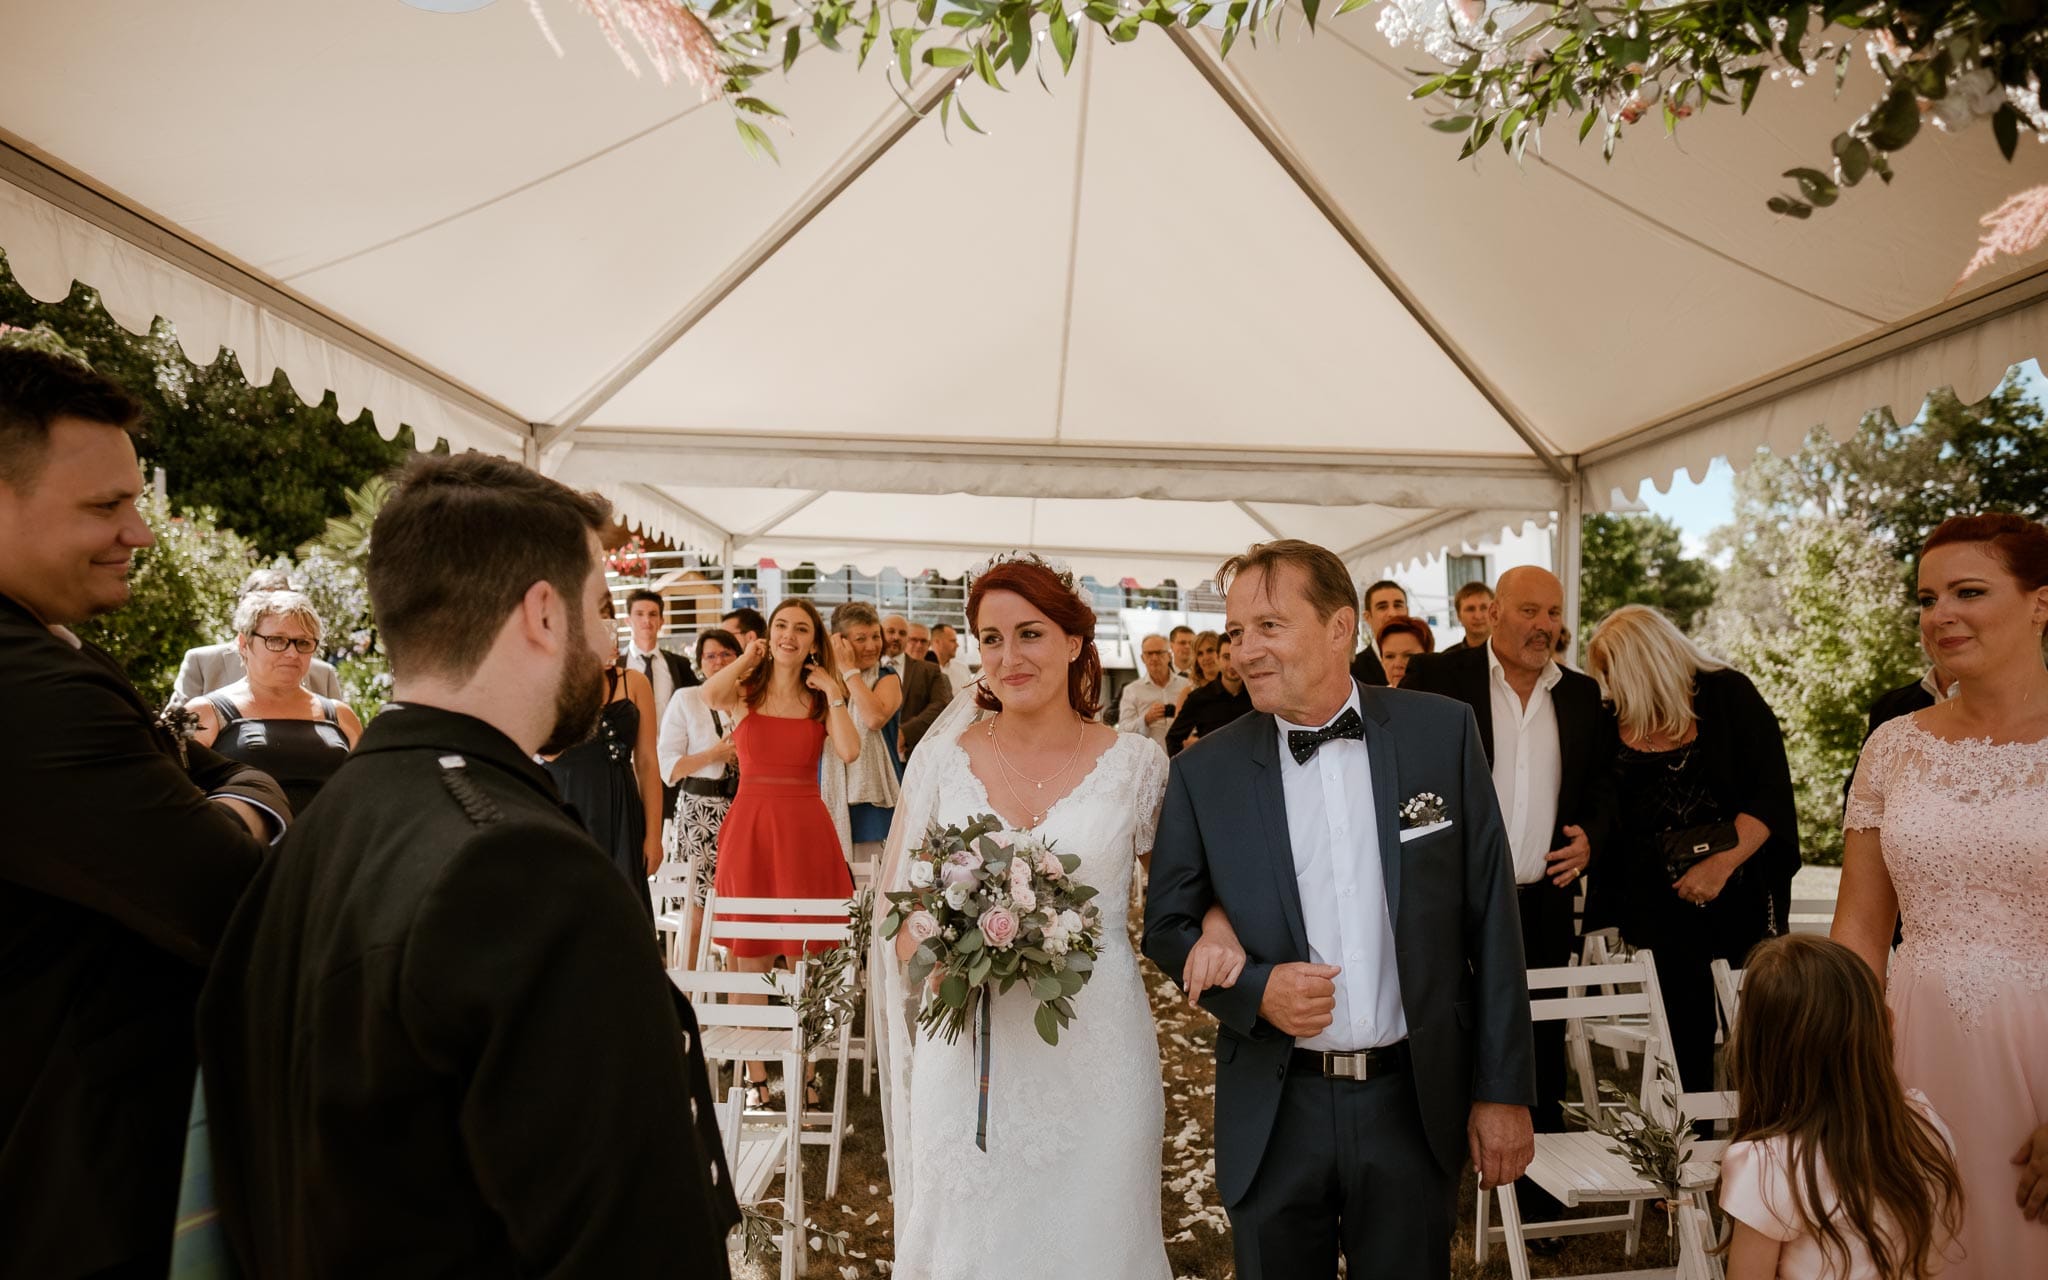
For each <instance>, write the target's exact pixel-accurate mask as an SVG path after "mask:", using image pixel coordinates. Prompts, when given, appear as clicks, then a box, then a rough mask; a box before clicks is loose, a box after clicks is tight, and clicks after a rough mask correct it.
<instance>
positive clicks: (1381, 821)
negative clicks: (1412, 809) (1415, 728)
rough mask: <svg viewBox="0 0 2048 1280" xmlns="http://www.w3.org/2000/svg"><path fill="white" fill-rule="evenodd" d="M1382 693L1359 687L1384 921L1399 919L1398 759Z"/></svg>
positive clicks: (1383, 692)
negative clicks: (1382, 885) (1384, 904)
mask: <svg viewBox="0 0 2048 1280" xmlns="http://www.w3.org/2000/svg"><path fill="white" fill-rule="evenodd" d="M1385 692H1386V691H1385V690H1383V689H1377V688H1373V687H1371V686H1368V685H1360V686H1359V689H1358V705H1359V708H1360V709H1361V710H1363V711H1364V712H1365V750H1366V757H1367V760H1368V761H1369V762H1370V764H1371V767H1372V808H1373V819H1374V821H1375V822H1376V823H1377V824H1378V826H1379V835H1380V870H1381V872H1382V873H1383V874H1384V875H1385V877H1386V881H1387V918H1388V919H1389V920H1395V919H1398V918H1399V914H1400V910H1401V806H1400V801H1399V800H1398V799H1397V798H1396V797H1398V796H1399V794H1400V785H1401V758H1400V753H1399V752H1398V751H1396V750H1395V747H1394V731H1393V728H1392V725H1391V723H1390V720H1389V714H1388V711H1387V704H1386V696H1385Z"/></svg>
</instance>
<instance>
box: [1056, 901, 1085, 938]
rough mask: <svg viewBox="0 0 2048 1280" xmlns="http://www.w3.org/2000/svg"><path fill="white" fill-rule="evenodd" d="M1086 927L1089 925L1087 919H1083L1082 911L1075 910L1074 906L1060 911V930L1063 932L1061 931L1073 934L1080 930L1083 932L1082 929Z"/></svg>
mask: <svg viewBox="0 0 2048 1280" xmlns="http://www.w3.org/2000/svg"><path fill="white" fill-rule="evenodd" d="M1086 927H1087V921H1085V920H1083V919H1081V913H1080V912H1078V911H1075V910H1074V909H1073V908H1071V907H1069V908H1068V909H1067V910H1065V911H1062V912H1060V932H1061V933H1068V934H1072V933H1079V932H1081V931H1082V930H1083V929H1084V928H1086Z"/></svg>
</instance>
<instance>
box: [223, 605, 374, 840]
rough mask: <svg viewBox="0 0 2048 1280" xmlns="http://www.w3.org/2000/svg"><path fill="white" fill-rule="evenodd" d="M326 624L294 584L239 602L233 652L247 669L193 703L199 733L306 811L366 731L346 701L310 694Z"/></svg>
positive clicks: (300, 811) (294, 806) (297, 810)
mask: <svg viewBox="0 0 2048 1280" xmlns="http://www.w3.org/2000/svg"><path fill="white" fill-rule="evenodd" d="M323 631H324V628H323V627H322V625H321V622H320V615H319V614H317V613H315V612H314V611H313V602H312V601H311V600H308V599H307V598H306V597H305V596H303V595H300V594H299V593H298V592H296V591H258V592H255V593H253V594H251V595H246V596H243V597H242V603H241V604H239V605H237V606H236V607H235V655H236V657H238V658H239V659H240V660H241V662H242V665H243V668H244V670H245V671H246V672H247V674H246V675H244V676H243V677H242V678H241V679H239V680H237V681H235V682H234V683H233V684H231V685H228V686H227V687H226V688H224V689H216V690H214V691H213V692H212V693H209V694H206V695H205V696H204V697H201V698H199V699H198V700H197V701H195V702H192V703H189V704H188V705H189V706H190V707H191V708H192V712H193V714H194V715H195V716H197V717H198V720H199V730H198V732H197V733H196V734H194V735H193V740H194V741H196V742H199V743H201V744H203V745H205V746H209V747H212V748H213V749H214V750H215V751H218V752H220V753H221V754H222V755H224V756H226V757H227V758H228V759H230V760H239V761H241V762H242V763H243V764H246V765H250V766H252V767H254V768H257V769H261V770H263V772H265V773H267V774H269V775H270V776H271V777H273V778H275V779H276V780H277V782H278V785H279V786H281V787H283V788H284V794H285V798H286V799H288V800H290V801H291V805H292V812H293V813H298V814H303V813H304V812H305V811H306V806H307V805H309V804H311V803H312V802H313V797H314V796H315V795H317V794H319V791H320V788H321V786H322V785H324V784H325V783H326V781H327V780H328V779H329V778H331V777H333V776H334V771H335V770H336V769H339V768H340V767H341V762H342V761H344V760H346V759H348V753H349V751H350V750H351V749H353V748H354V747H355V745H356V740H357V739H359V738H361V737H362V736H363V725H362V722H361V721H359V720H357V719H356V713H355V712H354V711H352V710H350V709H349V706H348V704H347V703H344V702H336V701H335V700H334V699H332V698H327V697H322V696H321V695H320V694H317V693H309V692H307V690H306V687H305V680H306V669H307V667H308V666H309V665H310V664H311V663H312V661H313V653H314V651H315V650H317V649H318V648H319V647H320V638H321V635H322V633H323Z"/></svg>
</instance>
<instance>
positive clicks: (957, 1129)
mask: <svg viewBox="0 0 2048 1280" xmlns="http://www.w3.org/2000/svg"><path fill="white" fill-rule="evenodd" d="M967 619H968V624H969V625H970V626H971V627H973V628H974V631H975V634H976V636H977V637H978V638H979V640H980V644H981V657H982V674H981V680H980V682H979V683H978V684H974V685H969V686H968V687H967V688H966V689H965V690H963V691H962V692H961V694H960V695H959V696H958V697H957V698H956V699H955V701H954V702H953V704H952V706H951V707H950V708H948V710H947V712H946V714H945V715H944V717H942V718H941V719H940V721H939V722H938V724H937V725H935V726H934V727H933V729H932V731H931V732H930V733H929V734H928V735H927V736H926V737H925V739H924V741H923V743H921V744H920V745H919V747H918V750H917V754H916V755H915V756H914V757H912V759H911V763H910V770H909V773H908V775H907V776H906V777H905V779H904V784H903V797H902V800H901V801H900V802H899V807H898V809H897V812H896V823H895V826H894V827H893V828H892V830H891V832H890V839H889V851H888V855H887V863H886V870H885V871H884V879H883V885H884V887H885V888H886V889H889V890H901V889H903V888H904V887H906V886H905V879H904V877H905V871H904V862H905V859H904V856H903V855H904V851H905V850H906V849H907V848H911V847H915V846H916V845H918V844H920V843H922V841H923V839H924V834H925V831H926V830H927V829H928V827H929V826H930V824H931V823H932V822H934V821H936V822H939V823H941V824H946V825H964V824H965V823H967V822H968V821H969V820H970V819H971V818H972V817H973V816H975V815H977V814H986V813H993V814H994V815H995V816H996V817H998V818H999V819H1001V820H1002V822H1003V823H1004V825H1005V826H1007V827H1010V828H1012V829H1014V830H1020V831H1033V832H1035V833H1036V834H1037V835H1038V836H1040V837H1041V838H1043V839H1045V840H1048V841H1051V842H1054V843H1055V846H1056V848H1057V849H1058V851H1059V852H1061V853H1067V854H1075V855H1077V856H1079V857H1080V859H1081V865H1080V868H1079V870H1077V871H1076V872H1074V877H1075V878H1076V879H1077V880H1080V881H1081V882H1082V883H1085V884H1090V885H1093V886H1095V888H1096V889H1098V890H1099V891H1100V896H1099V897H1098V898H1097V899H1096V901H1097V902H1099V903H1100V904H1101V907H1102V917H1103V938H1102V952H1101V955H1100V957H1099V958H1098V959H1097V961H1096V965H1095V971H1094V976H1093V977H1092V978H1091V979H1090V980H1089V982H1088V985H1087V986H1086V987H1084V988H1083V989H1082V991H1081V993H1080V994H1079V995H1078V996H1077V997H1075V1000H1074V1020H1073V1023H1072V1025H1071V1026H1069V1027H1067V1028H1066V1029H1065V1030H1064V1031H1063V1032H1062V1033H1061V1035H1060V1042H1059V1044H1058V1045H1057V1046H1053V1045H1048V1044H1046V1043H1045V1042H1044V1041H1043V1040H1041V1039H1039V1037H1038V1033H1037V1031H1036V1030H1034V1028H1033V1026H1032V1018H1031V1015H1032V1012H1033V1010H1034V1009H1035V1007H1036V1006H1035V1004H1034V1002H1033V1001H1032V999H1031V997H1030V995H1029V993H1028V992H1026V991H1024V990H1021V989H1017V990H1012V991H1011V992H1009V993H1008V994H1006V995H1000V996H995V997H994V1000H995V1003H994V1005H993V1007H992V1010H991V1013H992V1021H991V1024H990V1025H991V1035H990V1054H989V1059H988V1065H989V1074H988V1086H987V1087H988V1135H987V1137H988V1149H987V1150H986V1151H983V1150H981V1149H980V1148H979V1147H977V1145H976V1143H975V1127H976V1120H977V1110H978V1104H979V1102H980V1099H981V1076H980V1068H979V1065H978V1063H977V1061H976V1058H975V1047H974V1044H973V1036H972V1034H971V1033H970V1034H967V1035H962V1036H961V1037H960V1039H959V1040H958V1041H957V1042H956V1043H953V1044H947V1043H946V1042H945V1041H944V1040H942V1039H932V1040H926V1039H923V1038H921V1037H920V1038H917V1039H916V1042H915V1043H914V1044H913V1043H912V1037H913V1035H914V1033H915V1032H916V1030H917V1027H916V1008H917V1004H918V1000H919V997H920V995H921V994H922V993H920V992H915V991H907V990H906V989H905V983H904V976H903V972H904V964H905V962H906V961H907V960H908V958H909V956H910V954H911V952H912V951H914V950H915V948H914V946H913V945H912V944H911V943H910V940H909V939H908V937H907V936H901V935H899V937H898V938H896V939H880V938H878V939H877V942H876V946H875V950H874V955H875V957H876V965H877V969H878V970H879V972H878V973H877V974H876V978H877V986H878V989H879V990H880V991H881V993H882V997H883V998H882V1000H881V1002H880V1005H879V1007H878V1009H877V1018H876V1021H877V1023H878V1024H879V1029H880V1031H881V1035H880V1037H879V1038H880V1040H881V1043H882V1048H883V1053H882V1064H883V1074H884V1077H885V1080H886V1082H887V1085H888V1111H887V1116H888V1119H889V1125H890V1128H889V1144H888V1145H889V1166H890V1178H891V1181H892V1183H893V1191H894V1194H895V1208H896V1264H895V1270H894V1273H893V1274H895V1275H896V1276H898V1277H903V1278H904V1280H963V1278H964V1277H971V1276H981V1275H994V1274H1008V1273H1016V1274H1023V1273H1024V1272H1026V1271H1028V1272H1030V1273H1032V1274H1037V1275H1056V1276H1060V1277H1062V1278H1063V1280H1089V1278H1090V1277H1099V1278H1100V1280H1155V1278H1157V1280H1166V1278H1167V1277H1169V1276H1170V1275H1171V1274H1172V1273H1171V1272H1170V1270H1169V1269H1168V1267H1167V1261H1166V1250H1165V1246H1164V1244H1163V1243H1162V1237H1161V1234H1160V1232H1159V1231H1158V1230H1157V1229H1156V1227H1157V1224H1158V1223H1159V1220H1160V1219H1159V1193H1160V1138H1161V1128H1162V1126H1163V1125H1164V1123H1165V1113H1164V1100H1163V1097H1162V1094H1161V1089H1160V1070H1159V1050H1158V1041H1157V1039H1156V1033H1155V1029H1154V1026H1153V1021H1152V1016H1151V1010H1150V1007H1149V1006H1148V1004H1147V1003H1146V997H1145V987H1144V983H1143V981H1142V979H1141V978H1140V976H1139V973H1138V962H1137V959H1136V957H1135V955H1134V954H1133V952H1132V950H1131V946H1130V941H1129V936H1128V934H1127V933H1126V931H1125V918H1126V915H1127V911H1128V903H1129V899H1130V892H1129V890H1130V884H1131V875H1132V863H1133V861H1134V860H1135V859H1137V858H1139V857H1141V856H1143V855H1144V854H1146V853H1147V852H1148V851H1149V850H1150V848H1151V843H1152V835H1153V831H1154V829H1155V827H1156V825H1157V823H1158V819H1159V805H1160V799H1161V796H1162V795H1163V794H1164V791H1165V787H1166V757H1165V756H1164V755H1163V754H1162V753H1161V752H1160V750H1159V748H1158V747H1157V746H1156V745H1154V744H1153V742H1152V741H1151V740H1150V739H1149V738H1147V737H1145V736H1144V735H1142V734H1128V733H1121V734H1120V733H1118V732H1116V731H1115V730H1114V729H1110V728H1108V727H1106V726H1104V725H1101V724H1097V723H1096V722H1095V721H1094V720H1093V719H1092V717H1093V715H1094V713H1095V711H1096V708H1097V698H1098V697H1099V695H1100V689H1101V684H1102V663H1101V659H1100V658H1099V657H1098V656H1097V654H1096V651H1095V613H1094V610H1093V609H1091V608H1090V607H1089V606H1088V605H1087V604H1086V603H1085V602H1083V600H1082V599H1081V598H1080V596H1079V595H1078V594H1077V593H1076V592H1075V590H1074V587H1073V580H1072V578H1071V577H1070V576H1068V575H1065V574H1063V573H1060V572H1057V571H1055V570H1054V569H1053V568H1052V567H1050V566H1048V565H1047V564H1045V563H1044V562H1042V561H1039V560H1037V559H1036V558H1035V557H1019V558H1011V559H1004V560H1000V561H998V562H997V563H995V564H993V565H992V566H991V567H990V568H989V569H988V570H987V571H986V572H984V573H982V574H981V575H980V576H978V577H977V578H976V579H975V581H974V585H973V588H972V590H971V592H970V594H969V595H968V599H967ZM875 914H876V917H877V918H878V919H879V918H880V917H881V916H883V915H884V914H885V912H883V911H880V910H878V911H877V912H876V913H875Z"/></svg>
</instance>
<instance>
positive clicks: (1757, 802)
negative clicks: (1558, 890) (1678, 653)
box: [1586, 667, 1800, 931]
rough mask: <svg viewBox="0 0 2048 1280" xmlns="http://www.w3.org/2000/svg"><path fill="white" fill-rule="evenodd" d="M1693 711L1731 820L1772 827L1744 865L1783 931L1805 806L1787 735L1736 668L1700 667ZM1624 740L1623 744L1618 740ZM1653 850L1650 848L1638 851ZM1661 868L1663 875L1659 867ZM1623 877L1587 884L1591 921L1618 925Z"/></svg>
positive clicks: (1628, 838) (1622, 840) (1636, 834)
mask: <svg viewBox="0 0 2048 1280" xmlns="http://www.w3.org/2000/svg"><path fill="white" fill-rule="evenodd" d="M1692 707H1693V714H1694V715H1696V716H1698V717H1699V742H1700V744H1701V750H1702V751H1704V752H1705V755H1706V771H1707V777H1708V779H1709V781H1710V785H1711V786H1712V787H1713V791H1714V796H1715V798H1716V799H1717V800H1719V801H1720V803H1721V807H1722V808H1723V809H1724V810H1726V811H1727V813H1728V815H1729V816H1730V817H1731V818H1732V817H1734V815H1736V814H1738V813H1746V814H1748V815H1749V816H1750V817H1752V818H1755V819H1757V820H1758V821H1759V822H1761V823H1763V824H1764V825H1765V826H1766V827H1768V828H1770V832H1771V834H1770V836H1769V838H1768V839H1766V840H1765V841H1764V845H1763V848H1761V849H1758V850H1757V851H1756V853H1754V854H1752V855H1751V856H1750V859H1749V861H1748V862H1746V863H1744V864H1743V870H1744V872H1745V873H1749V872H1752V871H1753V872H1754V874H1755V876H1756V880H1757V883H1758V885H1759V887H1760V889H1761V890H1762V891H1763V892H1764V893H1767V894H1768V895H1769V897H1770V899H1771V903H1772V910H1773V912H1774V914H1775V918H1776V919H1777V921H1778V922H1779V928H1780V930H1781V931H1782V929H1783V927H1784V921H1785V919H1786V916H1787V913H1788V912H1789V911H1790V910H1791V905H1792V877H1793V876H1794V875H1795V874H1797V873H1798V871H1799V864H1800V857H1799V811H1798V806H1797V804H1796V802H1795V800H1794V793H1793V789H1792V766H1791V765H1790V763H1789V762H1788V761H1787V760H1786V757H1785V735H1784V732H1783V731H1782V730H1781V729H1780V728H1779V727H1778V717H1777V715H1776V714H1774V713H1773V712H1772V711H1771V707H1770V704H1769V703H1767V702H1765V701H1764V696H1763V695H1762V694H1761V693H1758V692H1757V688H1756V686H1755V685H1754V684H1752V683H1750V679H1749V677H1748V676H1746V675H1743V674H1742V673H1741V672H1740V671H1737V670H1735V669H1734V668H1733V667H1723V668H1721V669H1720V670H1718V671H1702V672H1700V673H1699V674H1698V675H1697V676H1696V677H1694V680H1693V699H1692ZM1617 745H1618V743H1617ZM1652 835H1653V833H1651V832H1645V831H1624V830H1621V829H1620V828H1619V826H1618V825H1617V827H1616V828H1615V829H1614V831H1613V832H1612V834H1611V836H1610V840H1611V842H1612V843H1613V844H1614V845H1615V846H1616V848H1617V849H1619V848H1620V846H1622V845H1623V844H1638V845H1646V844H1647V842H1648V841H1649V840H1650V839H1651V838H1652ZM1636 852H1638V853H1640V854H1641V856H1644V857H1649V856H1651V855H1650V853H1649V852H1648V851H1647V849H1643V850H1637V851H1636ZM1660 874H1661V873H1660ZM1616 881H1617V877H1615V876H1611V875H1610V876H1607V877H1605V878H1604V879H1603V878H1599V877H1596V878H1594V879H1593V880H1591V881H1590V882H1588V884H1587V886H1586V892H1587V894H1588V895H1589V896H1588V898H1587V902H1586V927H1587V928H1589V929H1594V928H1599V927H1601V925H1603V924H1612V923H1614V922H1615V919H1616V918H1617V913H1618V910H1619V906H1620V904H1619V903H1618V902H1617V901H1615V900H1614V898H1613V897H1612V896H1611V894H1612V891H1613V890H1614V889H1616V888H1618V887H1619V886H1617V884H1616Z"/></svg>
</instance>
